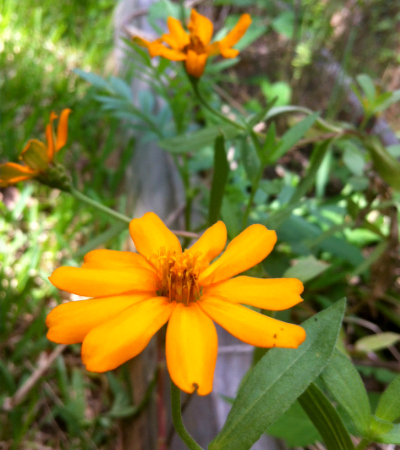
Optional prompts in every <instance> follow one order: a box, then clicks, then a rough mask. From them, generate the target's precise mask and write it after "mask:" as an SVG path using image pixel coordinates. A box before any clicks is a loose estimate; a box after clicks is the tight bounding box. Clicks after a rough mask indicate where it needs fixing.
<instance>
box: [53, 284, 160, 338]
mask: <svg viewBox="0 0 400 450" xmlns="http://www.w3.org/2000/svg"><path fill="white" fill-rule="evenodd" d="M151 297H152V296H151V295H150V294H149V293H148V292H145V293H142V292H139V293H135V294H129V295H118V296H112V297H98V298H92V299H89V300H80V301H77V302H69V303H63V304H62V305H58V306H56V307H55V308H54V309H53V310H52V311H51V312H50V314H49V315H48V316H47V318H46V325H47V326H48V327H49V331H48V332H47V338H48V339H49V340H50V341H52V342H56V343H57V344H77V343H78V342H82V341H83V339H84V338H85V336H86V335H87V334H88V333H89V331H91V330H92V329H93V328H95V327H97V326H99V325H101V324H103V323H104V322H106V321H107V320H109V319H111V318H112V317H114V316H116V315H117V314H119V313H120V312H121V311H123V310H124V309H126V308H129V307H130V306H132V305H134V304H135V303H138V302H141V301H142V300H147V299H149V298H151Z"/></svg>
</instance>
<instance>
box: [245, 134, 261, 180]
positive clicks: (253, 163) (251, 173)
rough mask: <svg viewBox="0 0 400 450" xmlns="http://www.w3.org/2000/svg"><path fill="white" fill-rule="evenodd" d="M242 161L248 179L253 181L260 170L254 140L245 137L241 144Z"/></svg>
mask: <svg viewBox="0 0 400 450" xmlns="http://www.w3.org/2000/svg"><path fill="white" fill-rule="evenodd" d="M240 156H241V161H242V163H243V166H244V170H245V171H246V175H247V177H248V179H249V180H250V181H251V182H253V181H254V179H255V178H256V177H257V175H258V173H259V171H260V160H259V158H258V156H257V152H256V149H255V148H254V145H253V143H252V142H249V140H248V139H247V138H243V139H242V141H241V146H240Z"/></svg>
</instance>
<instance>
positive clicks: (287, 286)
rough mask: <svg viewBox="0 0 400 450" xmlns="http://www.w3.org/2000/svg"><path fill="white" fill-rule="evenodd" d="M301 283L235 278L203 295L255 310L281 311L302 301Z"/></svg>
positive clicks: (273, 279)
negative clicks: (244, 305)
mask: <svg viewBox="0 0 400 450" xmlns="http://www.w3.org/2000/svg"><path fill="white" fill-rule="evenodd" d="M303 290H304V287H303V283H302V282H301V281H300V280H297V279H296V278H269V279H262V278H253V277H245V276H242V277H237V278H232V279H230V280H227V281H223V282H222V283H218V284H214V285H212V286H210V287H209V288H207V289H206V291H205V293H204V295H207V296H208V295H211V296H212V297H215V296H216V297H223V298H224V299H226V300H228V301H230V302H234V303H245V304H246V305H251V306H256V307H257V308H263V309H269V310H271V311H282V310H283V309H288V308H291V307H292V306H294V305H297V303H300V302H302V301H303V299H302V298H301V297H300V294H301V293H302V292H303Z"/></svg>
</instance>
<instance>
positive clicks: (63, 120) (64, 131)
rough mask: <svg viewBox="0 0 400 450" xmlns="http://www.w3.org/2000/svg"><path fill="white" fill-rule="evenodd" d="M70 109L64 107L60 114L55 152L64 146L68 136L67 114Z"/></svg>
mask: <svg viewBox="0 0 400 450" xmlns="http://www.w3.org/2000/svg"><path fill="white" fill-rule="evenodd" d="M71 112H72V111H71V110H70V109H69V108H66V109H64V110H63V111H62V112H61V114H60V120H59V121H58V127H57V139H56V149H55V150H56V152H58V150H60V149H61V148H63V147H64V145H65V144H66V143H67V137H68V116H69V115H70V113H71Z"/></svg>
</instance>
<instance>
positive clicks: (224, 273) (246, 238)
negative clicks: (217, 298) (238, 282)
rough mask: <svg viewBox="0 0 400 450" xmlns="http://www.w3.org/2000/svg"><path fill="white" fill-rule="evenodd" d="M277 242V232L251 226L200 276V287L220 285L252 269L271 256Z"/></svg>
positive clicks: (260, 226)
mask: <svg viewBox="0 0 400 450" xmlns="http://www.w3.org/2000/svg"><path fill="white" fill-rule="evenodd" d="M275 242H276V233H275V231H271V230H267V228H265V227H264V226H263V225H259V224H256V225H250V226H249V227H247V228H246V229H245V230H244V231H242V232H241V233H240V234H239V235H238V236H236V237H235V239H233V240H232V241H231V243H230V244H229V245H228V247H227V248H226V250H225V252H224V253H223V255H222V256H221V257H220V258H219V259H217V260H216V261H215V262H214V263H213V264H211V266H209V267H208V268H207V269H206V270H204V271H203V272H202V273H201V274H200V277H199V283H200V285H201V286H207V285H210V284H214V283H219V282H220V281H224V280H227V279H228V278H231V277H233V276H235V275H237V274H238V273H241V272H244V271H245V270H247V269H250V267H253V266H255V265H256V264H258V263H259V262H261V261H262V260H263V259H264V258H265V257H266V256H268V255H269V254H270V252H271V250H272V249H273V247H274V245H275Z"/></svg>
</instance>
